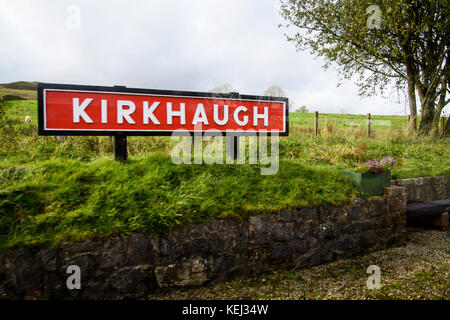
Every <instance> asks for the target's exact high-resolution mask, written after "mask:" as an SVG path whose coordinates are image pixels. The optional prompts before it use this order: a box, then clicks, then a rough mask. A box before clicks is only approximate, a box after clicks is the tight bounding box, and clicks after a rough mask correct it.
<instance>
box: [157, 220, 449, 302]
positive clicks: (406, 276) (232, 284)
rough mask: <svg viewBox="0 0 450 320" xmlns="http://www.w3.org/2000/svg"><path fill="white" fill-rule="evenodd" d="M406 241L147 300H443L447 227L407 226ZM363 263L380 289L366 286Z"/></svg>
mask: <svg viewBox="0 0 450 320" xmlns="http://www.w3.org/2000/svg"><path fill="white" fill-rule="evenodd" d="M407 230H408V236H409V241H408V244H407V245H406V246H402V247H396V248H390V249H387V250H384V251H378V252H374V253H370V254H367V255H364V256H360V257H356V258H351V259H344V260H338V261H336V262H333V263H330V264H326V265H320V266H316V267H312V268H307V269H299V270H289V271H283V272H272V273H270V274H263V275H260V276H256V277H252V278H247V279H240V280H234V281H229V282H224V283H218V284H209V285H206V286H204V287H200V288H193V289H186V290H170V291H168V292H165V293H160V294H157V295H152V296H150V297H149V298H150V299H295V300H301V299H445V300H448V299H449V297H450V280H449V273H450V249H449V243H450V241H449V239H450V231H447V232H443V231H437V230H425V229H419V228H408V229H407ZM369 265H377V266H379V267H380V271H381V288H379V289H368V288H367V285H366V281H367V278H368V277H369V276H370V275H369V274H367V273H366V270H367V267H368V266H369Z"/></svg>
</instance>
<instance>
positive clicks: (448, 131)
mask: <svg viewBox="0 0 450 320" xmlns="http://www.w3.org/2000/svg"><path fill="white" fill-rule="evenodd" d="M442 136H443V137H450V115H449V116H448V118H447V122H446V123H445V128H444V132H443V134H442Z"/></svg>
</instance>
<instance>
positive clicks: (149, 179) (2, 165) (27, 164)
mask: <svg viewBox="0 0 450 320" xmlns="http://www.w3.org/2000/svg"><path fill="white" fill-rule="evenodd" d="M36 109H37V105H36V101H8V102H6V103H5V105H4V110H5V113H6V119H3V121H2V125H1V127H0V134H1V136H2V139H1V140H0V246H1V247H3V248H10V247H13V246H15V245H19V244H27V245H43V244H57V243H59V242H62V241H77V240H84V239H95V238H106V237H110V236H113V235H125V234H129V233H132V232H136V231H139V232H146V231H149V232H150V231H158V230H164V229H168V228H173V227H175V226H179V225H189V224H195V223H198V222H200V221H203V220H205V219H209V218H211V217H226V216H228V217H229V216H231V217H234V218H236V219H242V218H245V217H247V216H249V215H252V214H259V213H263V212H271V211H273V210H279V209H280V208H293V207H303V206H315V205H327V204H333V203H339V202H345V201H348V200H349V199H350V198H351V197H352V196H355V195H356V194H357V193H356V191H355V189H354V188H353V186H352V185H351V184H350V183H349V182H348V181H347V180H346V179H345V178H344V177H342V175H341V174H340V171H342V170H345V169H348V168H351V167H352V166H353V165H354V164H356V163H357V162H358V161H365V160H368V159H379V158H382V157H385V156H392V157H394V158H395V159H397V161H398V164H399V165H398V167H396V168H394V170H393V172H392V174H393V177H394V178H399V177H417V176H431V175H440V174H450V153H449V152H448V149H449V144H450V143H449V140H439V139H436V140H429V139H413V138H409V137H407V136H405V135H404V129H403V128H402V127H401V118H400V120H398V127H396V126H393V125H391V126H390V127H388V128H374V130H373V133H374V137H373V138H371V139H366V138H365V136H364V135H365V127H364V126H351V127H347V126H345V125H344V124H343V122H345V121H347V120H348V119H347V117H348V116H347V115H343V116H338V115H330V116H329V118H328V119H330V120H329V121H327V123H326V124H325V122H320V135H319V138H317V139H316V138H314V136H313V130H312V127H308V126H307V125H306V122H307V121H309V119H312V115H311V114H295V115H294V116H293V117H291V132H290V136H289V137H283V138H281V139H280V167H279V171H278V173H277V174H276V175H274V176H261V175H260V171H259V169H260V165H249V164H246V165H225V164H224V165H206V164H203V165H175V164H173V163H172V161H171V158H170V151H171V149H172V147H173V145H174V144H175V143H176V142H173V141H171V139H170V137H129V138H128V151H129V154H130V161H129V162H127V163H124V164H123V163H117V162H116V161H114V160H113V156H112V143H111V140H110V139H109V138H108V137H68V138H67V139H66V140H63V141H60V140H58V139H57V138H56V137H42V136H38V135H37V123H36V120H37V118H36ZM26 115H30V116H31V118H32V120H33V122H31V123H25V122H24V121H23V119H24V118H25V116H26ZM326 116H327V117H328V115H326ZM323 118H325V116H324V117H323ZM323 118H322V119H323ZM352 118H354V119H355V121H356V120H359V119H365V116H359V117H358V116H354V117H353V116H352ZM386 119H388V120H389V119H390V120H391V121H392V122H391V123H393V120H395V119H394V118H392V117H389V118H386ZM386 119H384V118H383V117H380V120H386ZM403 119H404V118H403ZM302 123H303V125H300V124H302Z"/></svg>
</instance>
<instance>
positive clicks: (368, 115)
mask: <svg viewBox="0 0 450 320" xmlns="http://www.w3.org/2000/svg"><path fill="white" fill-rule="evenodd" d="M367 138H370V113H368V114H367Z"/></svg>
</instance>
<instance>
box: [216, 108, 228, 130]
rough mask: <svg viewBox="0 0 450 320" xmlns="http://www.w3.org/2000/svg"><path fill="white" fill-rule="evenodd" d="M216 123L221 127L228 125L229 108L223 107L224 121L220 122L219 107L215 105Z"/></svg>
mask: <svg viewBox="0 0 450 320" xmlns="http://www.w3.org/2000/svg"><path fill="white" fill-rule="evenodd" d="M214 122H215V123H216V124H218V125H219V126H224V125H226V124H227V123H228V106H227V105H224V106H223V119H222V120H219V105H218V104H215V105H214Z"/></svg>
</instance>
